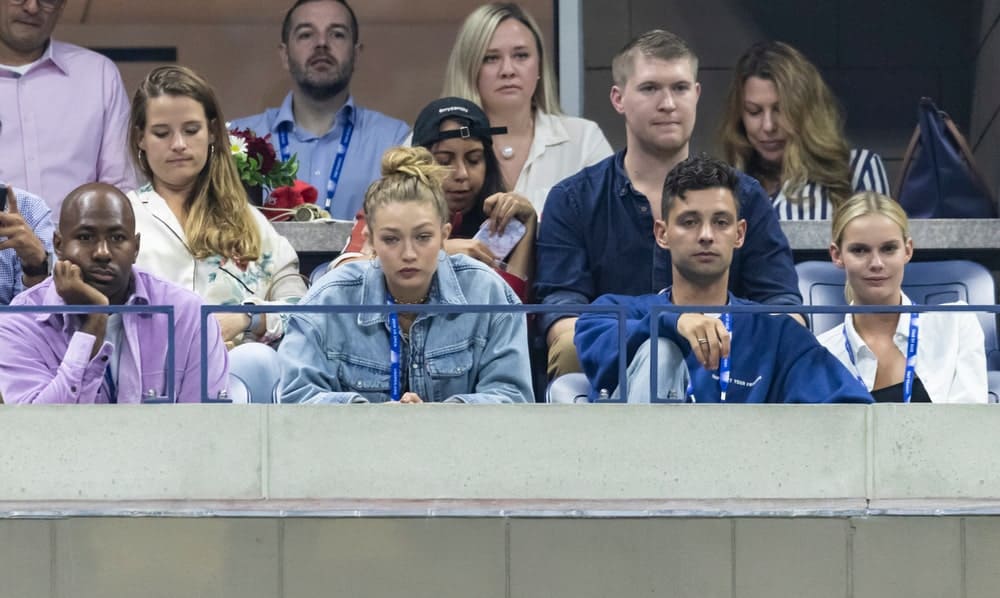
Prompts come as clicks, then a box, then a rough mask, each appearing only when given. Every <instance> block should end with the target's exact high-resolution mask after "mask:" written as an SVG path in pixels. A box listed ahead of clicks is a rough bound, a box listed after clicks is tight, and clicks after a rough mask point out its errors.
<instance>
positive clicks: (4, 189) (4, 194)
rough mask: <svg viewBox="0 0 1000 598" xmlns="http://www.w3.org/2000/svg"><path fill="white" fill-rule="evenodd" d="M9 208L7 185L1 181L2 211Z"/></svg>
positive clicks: (0, 208) (0, 202)
mask: <svg viewBox="0 0 1000 598" xmlns="http://www.w3.org/2000/svg"><path fill="white" fill-rule="evenodd" d="M6 209H7V185H4V184H3V183H0V212H3V211H5V210H6Z"/></svg>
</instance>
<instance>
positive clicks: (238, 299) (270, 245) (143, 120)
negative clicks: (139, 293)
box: [129, 66, 306, 344]
mask: <svg viewBox="0 0 1000 598" xmlns="http://www.w3.org/2000/svg"><path fill="white" fill-rule="evenodd" d="M225 123H226V121H225V118H224V117H223V116H222V113H221V111H220V109H219V103H218V101H217V99H216V97H215V93H214V92H213V91H212V88H211V86H209V84H208V83H207V82H206V81H205V80H204V79H203V78H202V77H201V76H199V75H198V74H197V73H195V72H194V71H192V70H190V69H187V68H185V67H180V66H165V67H160V68H157V69H154V70H153V71H152V72H150V73H149V75H147V76H146V78H145V80H143V82H142V83H141V84H140V85H139V89H138V91H137V92H136V94H135V98H134V99H133V101H132V116H131V121H130V126H129V147H130V149H131V152H130V153H131V156H132V158H133V159H134V160H135V161H136V167H137V169H138V170H139V172H140V173H142V174H143V175H144V176H145V177H146V179H147V180H148V181H149V183H148V184H146V185H145V186H143V187H141V188H139V189H138V190H137V191H133V192H131V193H129V199H131V201H132V206H133V208H134V209H135V218H136V232H138V233H139V234H140V235H141V238H142V244H141V248H140V250H139V258H138V261H137V262H136V263H137V264H138V265H139V266H140V267H141V268H143V269H145V270H147V271H149V272H151V273H153V274H155V275H157V276H159V277H160V278H163V279H166V280H169V281H171V282H173V283H175V284H178V285H180V286H182V287H185V288H188V289H191V290H193V291H194V292H196V293H198V294H199V295H201V297H202V298H203V299H204V301H205V303H207V304H215V305H242V304H260V303H296V302H298V300H299V299H300V298H301V297H302V295H304V294H305V291H306V286H305V282H304V280H303V278H302V277H301V276H300V275H299V258H298V255H296V253H295V250H294V249H293V248H292V246H291V244H290V243H289V242H288V240H287V239H285V238H284V237H282V236H281V235H279V234H278V233H277V232H276V231H275V230H274V227H272V226H271V224H270V223H269V222H268V221H267V220H266V219H265V218H264V217H263V216H262V215H261V214H260V213H259V212H258V211H257V210H255V209H253V208H252V207H251V206H250V205H249V203H248V201H247V196H246V191H245V190H244V188H243V185H242V183H241V182H240V178H239V175H238V173H237V171H236V166H235V164H234V162H233V160H232V158H231V156H230V151H229V135H228V131H227V130H226V124H225ZM216 317H217V318H218V320H219V323H220V325H221V327H222V336H223V339H224V340H225V341H226V342H227V343H231V344H238V343H239V342H242V341H244V340H260V341H264V342H273V341H276V340H277V339H279V338H281V336H282V335H283V334H284V322H283V320H282V318H281V317H279V316H276V315H272V314H267V315H264V314H256V315H254V316H250V315H248V314H240V313H227V314H216Z"/></svg>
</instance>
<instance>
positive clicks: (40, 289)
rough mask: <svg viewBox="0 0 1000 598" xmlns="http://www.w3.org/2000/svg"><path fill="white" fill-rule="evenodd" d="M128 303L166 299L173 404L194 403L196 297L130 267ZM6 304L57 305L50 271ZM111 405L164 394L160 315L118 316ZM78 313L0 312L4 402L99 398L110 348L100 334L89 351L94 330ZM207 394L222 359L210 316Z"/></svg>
mask: <svg viewBox="0 0 1000 598" xmlns="http://www.w3.org/2000/svg"><path fill="white" fill-rule="evenodd" d="M132 272H133V283H134V291H133V293H132V295H131V296H130V297H129V299H128V302H127V304H128V305H173V306H174V322H175V345H174V371H175V377H174V391H175V393H176V400H177V402H180V403H196V402H199V401H201V355H200V352H199V351H198V348H199V344H200V343H199V342H198V338H199V336H198V330H199V314H200V307H201V299H200V298H199V297H198V296H197V295H195V294H194V293H192V292H191V291H188V290H186V289H182V288H181V287H178V286H175V285H172V284H170V283H168V282H166V281H164V280H160V279H158V278H156V277H154V276H152V275H150V274H147V273H145V272H142V271H141V270H136V269H133V270H132ZM11 305H64V302H63V300H62V298H61V297H59V294H58V293H57V292H56V288H55V284H54V283H53V280H52V277H49V278H48V279H46V280H45V281H44V282H42V283H41V284H38V285H36V286H34V287H32V288H30V289H28V290H27V291H25V292H23V293H21V294H20V295H18V296H17V297H15V298H14V301H12V302H11ZM122 323H123V331H124V333H123V335H122V338H123V339H124V343H123V344H124V346H123V347H121V349H120V361H119V366H118V381H117V384H116V386H117V395H118V402H119V403H139V402H141V401H142V397H143V395H144V394H146V393H148V392H149V391H150V390H152V391H154V393H155V394H156V395H157V396H163V395H164V394H165V393H166V376H165V369H166V354H167V316H166V315H165V314H141V313H126V314H123V315H122ZM81 325H82V319H81V316H79V315H72V314H70V315H64V314H57V313H37V314H35V313H17V314H4V315H3V316H2V317H0V339H3V342H4V344H5V347H4V351H3V353H4V355H3V358H2V359H0V395H2V396H3V400H4V401H5V402H7V403H107V402H109V401H108V386H107V385H106V384H105V382H104V371H105V369H107V367H108V362H109V360H110V359H111V357H112V354H113V352H114V347H113V346H112V344H111V343H110V342H109V341H107V340H105V341H104V344H103V345H102V346H101V348H100V350H99V351H98V352H97V353H96V354H95V355H94V357H93V358H91V357H90V353H91V350H92V349H93V347H94V340H95V339H94V336H93V335H91V334H87V333H85V332H81V331H80V330H79V328H80V326H81ZM208 325H209V326H210V327H211V328H210V330H209V333H208V350H207V351H208V362H207V363H208V368H209V371H208V392H209V397H212V398H215V397H216V396H217V395H218V393H219V391H220V390H222V389H224V388H226V386H227V383H228V379H229V357H228V355H227V353H226V348H225V345H224V344H223V342H222V338H221V336H220V332H219V325H218V323H217V321H216V319H215V318H208Z"/></svg>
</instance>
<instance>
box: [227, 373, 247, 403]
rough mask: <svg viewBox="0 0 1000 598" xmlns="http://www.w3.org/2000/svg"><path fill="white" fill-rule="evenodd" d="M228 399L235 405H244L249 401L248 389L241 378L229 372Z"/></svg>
mask: <svg viewBox="0 0 1000 598" xmlns="http://www.w3.org/2000/svg"><path fill="white" fill-rule="evenodd" d="M227 394H228V396H229V400H230V401H232V402H233V404H236V405H245V404H247V403H249V402H250V391H249V390H247V385H246V383H245V382H243V380H242V379H241V378H240V377H239V376H237V375H235V374H229V391H228V393H227Z"/></svg>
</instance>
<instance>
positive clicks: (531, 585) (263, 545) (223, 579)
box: [0, 517, 1000, 598]
mask: <svg viewBox="0 0 1000 598" xmlns="http://www.w3.org/2000/svg"><path fill="white" fill-rule="evenodd" d="M998 560H1000V519H998V518H996V517H966V518H958V517H953V518H949V517H896V518H889V517H884V518H850V519H839V518H838V519H817V518H739V519H719V518H708V519H690V518H674V519H670V518H668V519H500V518H490V519H477V518H472V519H466V518H461V519H453V518H452V519H449V518H432V519H424V518H416V519H383V518H375V519H355V518H343V519H282V518H270V519H248V518H242V519H232V518H216V519H208V518H204V519H185V518H168V519H162V518H161V519H149V518H145V519H134V518H131V519H130V518H74V519H58V520H20V521H17V520H0V598H107V597H122V598H131V597H140V596H141V597H143V598H159V597H163V598H175V597H179V596H185V597H186V596H191V597H208V596H211V597H215V598H307V597H310V598H311V597H314V596H333V597H340V596H343V597H351V598H354V597H369V596H370V597H383V596H385V597H394V596H406V597H408V598H424V597H427V598H452V597H454V598H469V597H476V598H541V597H544V598H563V597H566V598H570V597H572V598H591V597H593V598H626V597H633V596H636V597H638V596H669V597H671V598H793V597H796V598H797V597H809V598H897V597H898V598H923V597H927V598H932V597H933V598H945V597H947V598H994V597H995V596H996V595H997V588H998V587H1000V573H998V570H997V567H996V563H997V561H998Z"/></svg>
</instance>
